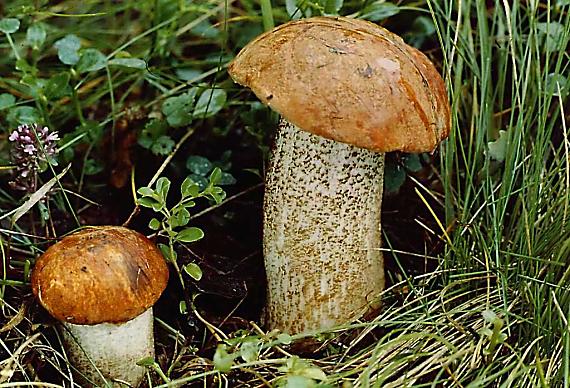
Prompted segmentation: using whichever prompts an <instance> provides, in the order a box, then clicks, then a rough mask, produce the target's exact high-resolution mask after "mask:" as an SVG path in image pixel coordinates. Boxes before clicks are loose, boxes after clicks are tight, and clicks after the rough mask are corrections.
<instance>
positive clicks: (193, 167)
mask: <svg viewBox="0 0 570 388" xmlns="http://www.w3.org/2000/svg"><path fill="white" fill-rule="evenodd" d="M186 168H187V169H189V170H190V171H191V172H192V173H193V174H196V175H200V176H206V175H207V174H208V173H209V172H210V171H212V169H213V168H214V166H213V165H212V162H210V161H209V160H208V159H207V158H205V157H203V156H199V155H190V156H189V157H188V159H186Z"/></svg>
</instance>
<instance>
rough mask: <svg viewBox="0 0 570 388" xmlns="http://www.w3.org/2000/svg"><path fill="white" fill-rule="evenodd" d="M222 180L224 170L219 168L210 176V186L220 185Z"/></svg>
mask: <svg viewBox="0 0 570 388" xmlns="http://www.w3.org/2000/svg"><path fill="white" fill-rule="evenodd" d="M221 180H222V170H220V168H219V167H216V168H214V171H212V173H211V174H210V184H211V185H214V186H216V185H219V184H220V182H221Z"/></svg>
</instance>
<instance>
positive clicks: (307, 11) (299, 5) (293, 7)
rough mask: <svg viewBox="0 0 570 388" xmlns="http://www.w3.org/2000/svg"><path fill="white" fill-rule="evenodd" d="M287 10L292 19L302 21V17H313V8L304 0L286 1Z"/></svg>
mask: <svg viewBox="0 0 570 388" xmlns="http://www.w3.org/2000/svg"><path fill="white" fill-rule="evenodd" d="M285 9H286V10H287V14H288V15H289V17H290V18H291V19H300V18H301V17H303V16H304V17H311V14H312V12H311V8H310V7H308V6H307V3H306V2H305V1H303V0H285Z"/></svg>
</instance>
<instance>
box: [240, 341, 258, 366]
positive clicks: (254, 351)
mask: <svg viewBox="0 0 570 388" xmlns="http://www.w3.org/2000/svg"><path fill="white" fill-rule="evenodd" d="M260 348H261V342H260V341H259V340H258V339H248V340H246V341H244V342H243V343H242V344H241V345H240V347H239V350H240V356H241V358H242V359H243V360H244V361H245V362H254V361H257V359H258V358H259V350H260Z"/></svg>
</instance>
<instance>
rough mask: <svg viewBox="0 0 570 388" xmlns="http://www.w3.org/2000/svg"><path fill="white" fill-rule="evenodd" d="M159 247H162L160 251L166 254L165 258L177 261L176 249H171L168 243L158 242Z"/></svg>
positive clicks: (163, 254)
mask: <svg viewBox="0 0 570 388" xmlns="http://www.w3.org/2000/svg"><path fill="white" fill-rule="evenodd" d="M158 249H160V252H161V253H162V256H164V258H165V259H166V260H168V261H176V259H177V258H178V254H177V253H176V251H175V250H172V251H171V250H170V247H169V246H168V245H166V244H160V243H159V244H158Z"/></svg>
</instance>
